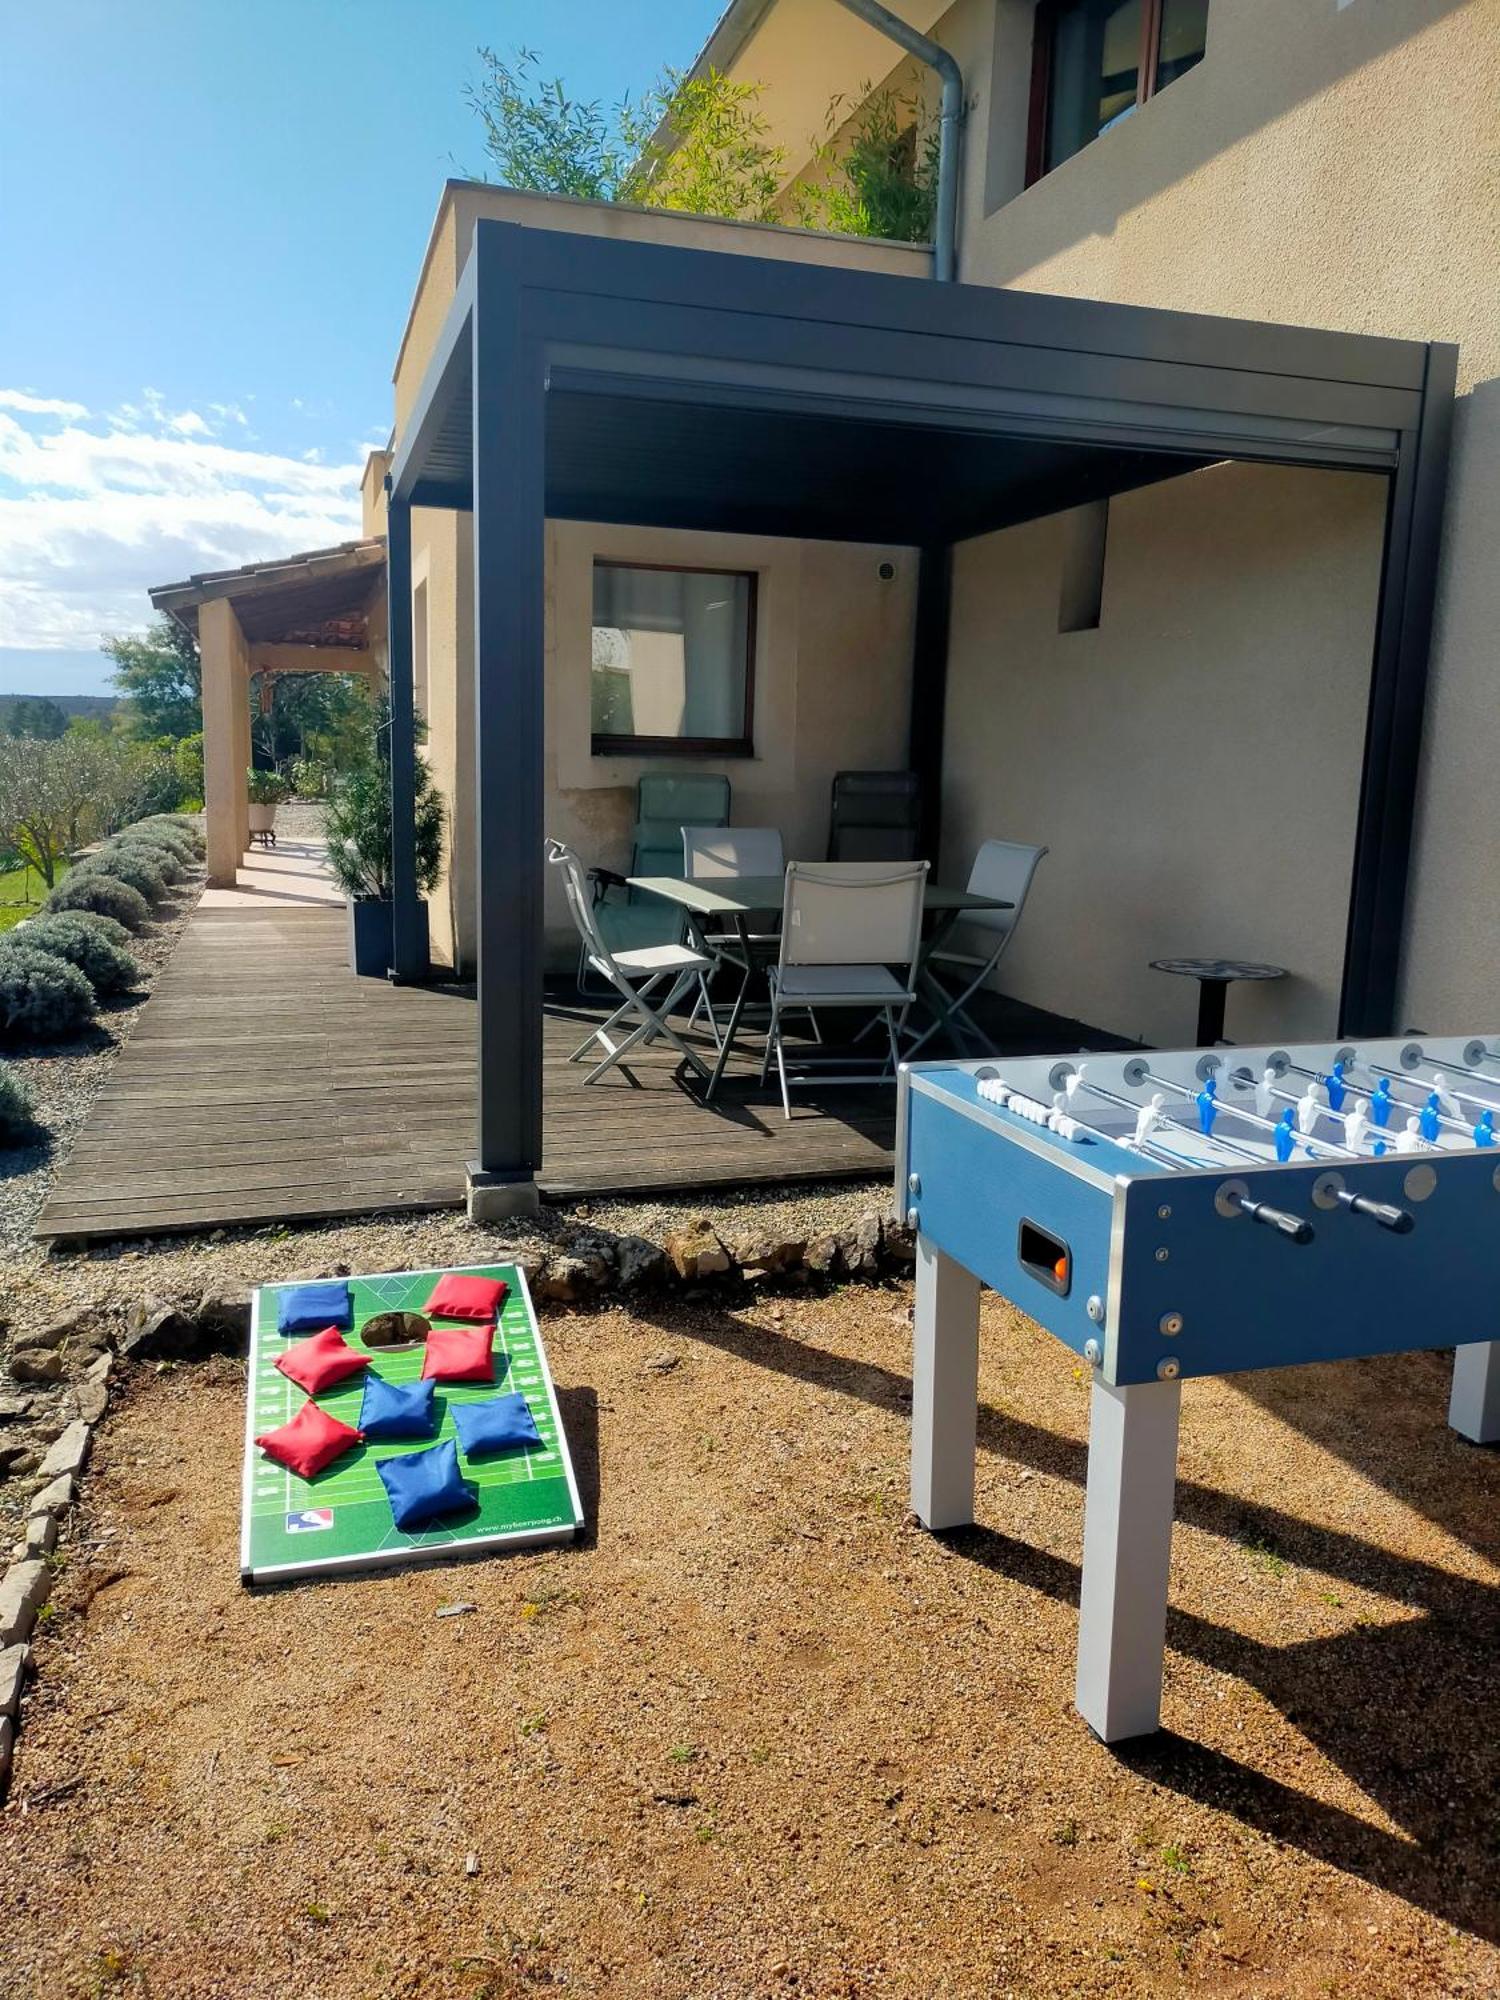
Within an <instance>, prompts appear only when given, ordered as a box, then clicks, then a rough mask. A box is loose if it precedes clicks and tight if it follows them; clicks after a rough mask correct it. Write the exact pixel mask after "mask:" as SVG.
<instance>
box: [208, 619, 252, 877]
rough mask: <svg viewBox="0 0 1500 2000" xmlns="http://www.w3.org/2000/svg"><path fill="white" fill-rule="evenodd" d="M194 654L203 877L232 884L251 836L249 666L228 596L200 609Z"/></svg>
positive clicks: (244, 646) (238, 624)
mask: <svg viewBox="0 0 1500 2000" xmlns="http://www.w3.org/2000/svg"><path fill="white" fill-rule="evenodd" d="M198 656H199V660H200V663H201V666H202V673H203V806H204V819H205V822H206V833H207V842H208V852H207V856H206V860H207V867H208V879H209V881H210V882H211V883H212V884H213V885H214V886H215V887H216V888H230V889H232V888H233V887H234V883H235V878H236V874H237V872H238V869H239V865H240V860H241V857H242V856H243V854H244V852H245V848H246V846H247V845H248V843H249V839H250V786H249V779H248V776H247V773H248V770H249V765H250V671H249V651H248V648H247V647H246V645H245V636H244V634H243V632H241V630H240V621H239V619H238V618H237V617H236V616H235V613H234V606H233V605H232V604H231V603H230V602H229V600H228V599H227V598H222V597H220V598H213V599H210V601H209V602H208V603H207V604H205V605H204V606H203V608H202V610H201V611H200V612H199V614H198Z"/></svg>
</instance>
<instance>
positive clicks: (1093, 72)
mask: <svg viewBox="0 0 1500 2000" xmlns="http://www.w3.org/2000/svg"><path fill="white" fill-rule="evenodd" d="M1207 36H1208V0H1038V6H1037V10H1036V40H1035V42H1034V44H1033V48H1032V69H1031V123H1030V130H1029V132H1028V135H1027V146H1026V183H1027V186H1028V187H1029V186H1030V185H1031V183H1032V182H1033V181H1035V180H1040V179H1041V177H1042V175H1043V174H1048V173H1051V171H1052V169H1053V168H1054V167H1057V166H1061V165H1062V163H1063V161H1064V160H1069V159H1071V158H1072V157H1073V155H1074V154H1075V153H1077V152H1081V151H1082V150H1083V148H1084V147H1085V146H1087V145H1088V144H1089V142H1090V141H1091V140H1093V139H1097V138H1098V137H1099V135H1100V134H1101V133H1102V132H1107V131H1108V130H1109V128H1110V127H1111V126H1112V125H1118V124H1119V123H1120V121H1121V119H1123V118H1128V117H1129V116H1130V114H1131V113H1132V112H1133V111H1134V110H1136V109H1137V107H1138V106H1140V105H1142V104H1144V103H1145V102H1146V100H1147V99H1148V98H1150V97H1154V96H1155V95H1156V93H1157V91H1159V90H1164V89H1165V88H1166V86H1167V85H1168V84H1169V83H1172V82H1174V81H1175V79H1176V78H1178V77H1179V76H1181V75H1182V74H1183V73H1184V71H1186V70H1190V69H1191V68H1192V67H1193V65H1194V64H1195V63H1198V62H1201V61H1202V60H1203V50H1204V46H1205V43H1206V41H1207Z"/></svg>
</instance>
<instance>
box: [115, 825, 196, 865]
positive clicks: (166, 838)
mask: <svg viewBox="0 0 1500 2000" xmlns="http://www.w3.org/2000/svg"><path fill="white" fill-rule="evenodd" d="M113 837H114V838H115V839H116V840H146V841H149V842H150V843H151V845H152V846H153V847H170V848H171V850H172V852H173V853H174V854H180V855H182V856H183V857H184V859H188V860H190V859H191V858H192V857H193V856H194V855H195V854H196V853H197V852H198V844H197V842H196V841H195V840H194V839H193V836H192V835H191V834H190V833H189V832H188V830H187V828H186V827H183V826H173V825H172V824H171V822H170V821H169V820H164V819H138V820H132V822H131V823H130V825H129V826H122V827H121V828H120V830H119V832H118V833H116V834H115V835H114V836H113Z"/></svg>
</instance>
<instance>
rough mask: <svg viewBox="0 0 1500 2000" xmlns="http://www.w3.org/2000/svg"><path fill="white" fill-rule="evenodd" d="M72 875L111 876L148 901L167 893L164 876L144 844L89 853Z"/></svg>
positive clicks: (156, 900)
mask: <svg viewBox="0 0 1500 2000" xmlns="http://www.w3.org/2000/svg"><path fill="white" fill-rule="evenodd" d="M73 873H74V875H75V876H76V875H112V876H113V877H114V879H115V880H116V881H117V882H128V883H129V885H130V887H131V888H132V889H135V890H137V891H138V892H139V894H141V895H142V896H144V897H145V899H146V901H147V902H148V903H159V902H160V901H161V899H162V897H163V896H165V895H166V893H167V884H166V878H165V877H164V876H163V874H162V872H161V870H160V869H159V868H158V867H157V865H156V862H155V860H154V859H153V857H152V854H151V850H150V849H149V848H148V847H144V846H128V845H127V846H123V847H116V848H113V849H111V851H110V852H109V853H108V854H91V855H89V856H87V857H86V858H85V859H84V860H82V861H80V862H79V863H78V864H77V866H76V867H75V868H74V870H73Z"/></svg>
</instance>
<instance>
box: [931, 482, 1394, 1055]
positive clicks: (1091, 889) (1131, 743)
mask: <svg viewBox="0 0 1500 2000" xmlns="http://www.w3.org/2000/svg"><path fill="white" fill-rule="evenodd" d="M1383 510H1384V481H1383V480H1381V479H1379V478H1376V477H1372V476H1369V475H1360V474H1352V473H1351V474H1342V473H1329V472H1311V471H1305V470H1296V469H1290V468H1283V467H1261V466H1219V467H1213V468H1211V469H1209V470H1207V471H1204V472H1197V473H1191V474H1188V475H1186V476H1184V477H1183V478H1181V479H1176V480H1171V481H1168V482H1165V483H1163V484H1161V485H1159V486H1152V487H1147V488H1145V489H1143V490H1141V491H1139V492H1136V493H1127V494H1121V495H1117V496H1116V497H1115V498H1114V499H1113V500H1111V502H1110V503H1109V529H1108V538H1107V545H1106V556H1105V564H1104V592H1103V602H1102V608H1101V612H1100V620H1099V625H1098V629H1097V630H1086V631H1073V632H1060V631H1059V629H1058V625H1059V594H1060V591H1061V588H1062V574H1063V563H1064V555H1065V551H1066V549H1067V545H1068V537H1069V529H1070V524H1071V522H1072V516H1071V515H1070V514H1057V515H1053V516H1051V517H1049V518H1048V519H1045V520H1041V521H1032V522H1027V523H1025V524H1024V525H1022V526H1020V527H1016V528H1010V529H1006V530H1004V531H1003V532H1001V533H999V534H995V535H987V536H982V537H979V538H977V539H976V540H974V541H971V542H966V543H963V544H962V545H961V546H960V547H959V549H958V550H957V551H956V554H955V559H954V582H953V622H952V649H951V656H950V667H949V686H948V707H947V716H946V743H945V749H944V793H943V799H944V813H943V828H942V856H943V873H944V874H945V875H946V876H949V877H952V878H955V879H957V878H959V877H961V876H962V875H964V874H965V873H966V872H967V870H968V867H969V864H970V862H971V860H972V858H973V855H974V851H975V849H976V848H977V847H978V845H979V843H980V842H981V841H982V840H984V839H987V838H992V837H997V836H998V837H1001V838H1004V839H1010V840H1023V841H1033V842H1039V843H1042V844H1045V845H1046V846H1047V847H1049V848H1050V849H1051V852H1050V854H1049V856H1048V858H1047V859H1046V860H1045V861H1044V862H1043V864H1042V867H1041V869H1040V870H1039V872H1038V874H1037V877H1036V880H1035V882H1034V884H1033V887H1032V892H1031V899H1030V901H1029V903H1028V906H1027V909H1026V913H1025V917H1024V920H1023V922H1022V923H1021V925H1020V927H1019V928H1018V930H1017V932H1016V937H1015V942H1014V944H1013V945H1012V947H1011V949H1010V951H1009V952H1008V954H1007V956H1006V959H1005V962H1004V978H1003V980H1002V981H1001V982H1000V983H1002V984H1003V986H1004V988H1005V990H1006V991H1007V992H1009V993H1014V994H1015V995H1017V996H1018V997H1020V998H1022V999H1025V1000H1028V1001H1031V1002H1032V1003H1033V1004H1035V1005H1038V1006H1042V1007H1047V1008H1051V1009H1054V1010H1056V1011H1058V1012H1061V1013H1067V1014H1071V1015H1074V1016H1077V1017H1078V1018H1080V1019H1083V1020H1085V1021H1090V1022H1094V1023H1097V1024H1099V1025H1101V1026H1105V1027H1108V1028H1111V1029H1113V1030H1115V1031H1117V1032H1120V1033H1124V1034H1129V1035H1135V1036H1139V1037H1140V1038H1142V1039H1143V1040H1146V1041H1151V1042H1155V1043H1158V1044H1166V1045H1168V1046H1170V1045H1173V1044H1178V1045H1180V1044H1181V1043H1183V1042H1190V1041H1191V1040H1192V1037H1193V1029H1194V1025H1195V1021H1196V1013H1197V997H1198V988H1197V984H1196V982H1194V981H1191V980H1184V979H1180V978H1173V977H1169V976H1167V975H1164V974H1162V973H1158V972H1152V971H1151V970H1149V964H1148V962H1149V961H1150V960H1151V959H1153V958H1166V957H1189V956H1192V957H1220V956H1232V957H1242V958H1253V959H1265V960H1270V961H1271V962H1273V963H1275V964H1280V965H1285V966H1288V967H1289V968H1291V970H1292V972H1293V977H1291V978H1290V979H1286V980H1283V981H1279V982H1277V983H1276V984H1275V985H1267V986H1253V985H1249V984H1246V985H1241V986H1238V987H1236V988H1235V989H1234V991H1233V993H1232V995H1231V997H1230V1002H1229V1009H1230V1011H1229V1032H1230V1034H1231V1035H1232V1036H1234V1037H1235V1038H1236V1039H1238V1040H1257V1039H1267V1040H1274V1039H1279V1038H1281V1037H1295V1036H1304V1037H1312V1036H1317V1035H1324V1034H1331V1033H1332V1032H1334V1030H1335V1026H1336V1020H1337V1012H1338V992H1339V983H1340V975H1341V970H1342V964H1343V952H1344V928H1345V920H1346V914H1347V905H1348V892H1349V878H1350V866H1351V861H1352V855H1353V843H1354V830H1355V811H1356V806H1357V803H1358V797H1359V761H1360V760H1359V738H1360V730H1361V726H1362V721H1363V715H1364V705H1365V693H1366V688H1367V685H1368V679H1369V668H1370V655H1371V648H1372V646H1373V643H1374V606H1375V596H1376V590H1377V587H1378V582H1379V565H1380V541H1381V536H1380V526H1381V521H1382V519H1383Z"/></svg>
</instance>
